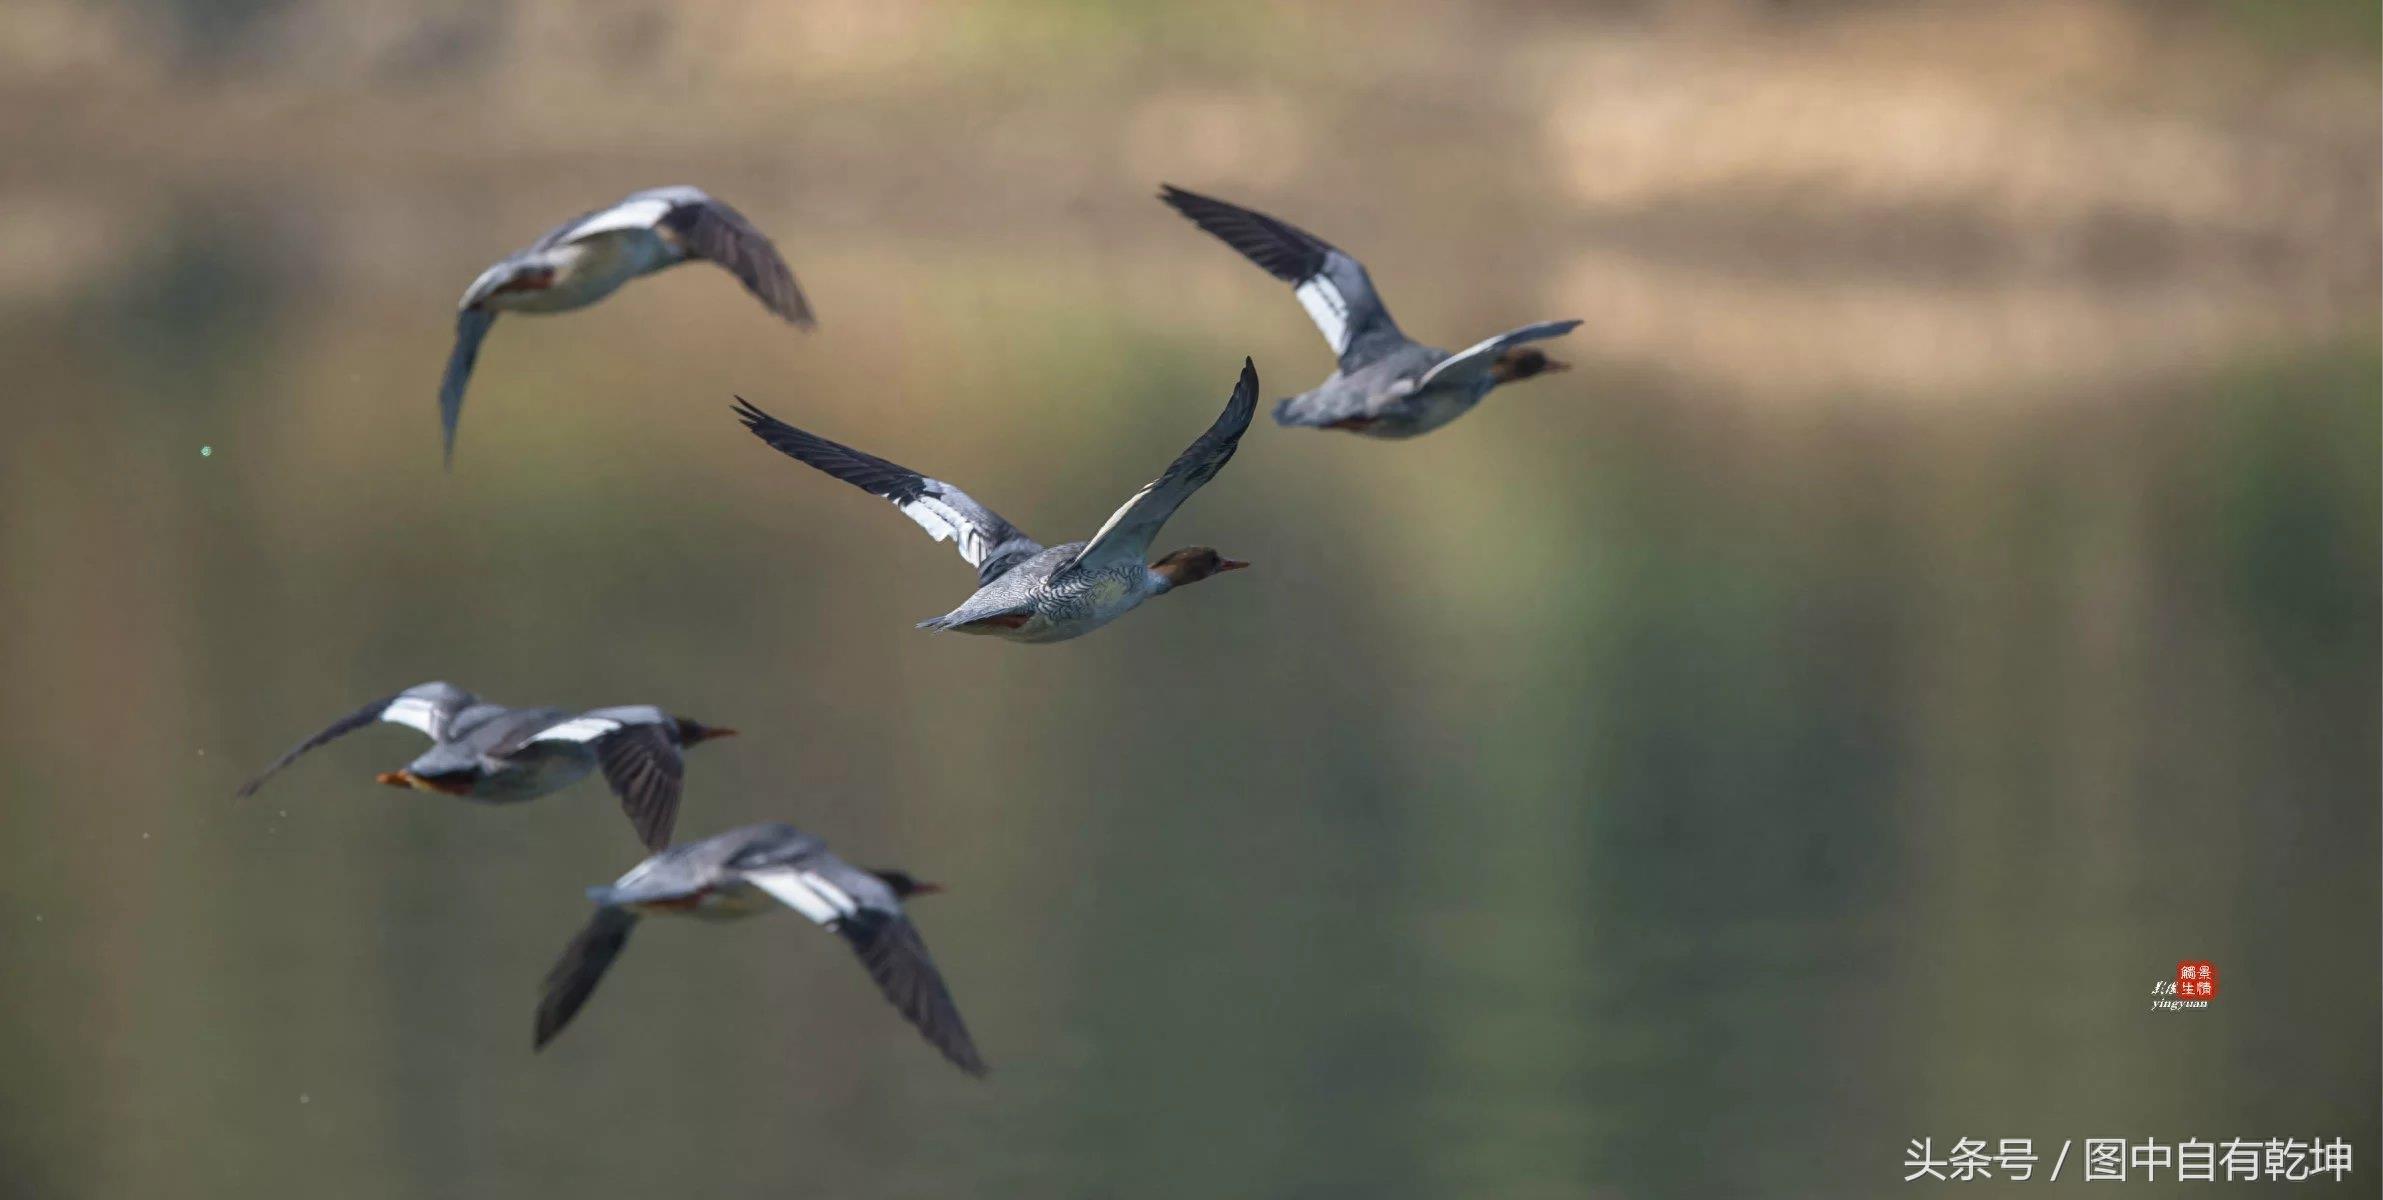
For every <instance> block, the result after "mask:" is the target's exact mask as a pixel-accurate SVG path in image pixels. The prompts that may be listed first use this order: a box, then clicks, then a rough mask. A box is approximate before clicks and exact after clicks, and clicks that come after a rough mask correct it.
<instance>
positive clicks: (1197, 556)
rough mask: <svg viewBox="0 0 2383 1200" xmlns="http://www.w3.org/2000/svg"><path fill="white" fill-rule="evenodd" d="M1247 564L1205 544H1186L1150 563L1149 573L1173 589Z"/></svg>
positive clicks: (1170, 589)
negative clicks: (1227, 556)
mask: <svg viewBox="0 0 2383 1200" xmlns="http://www.w3.org/2000/svg"><path fill="white" fill-rule="evenodd" d="M1248 565H1249V564H1248V563H1245V562H1242V561H1240V560H1238V559H1231V558H1226V557H1225V556H1224V555H1222V554H1218V553H1217V552H1216V551H1215V550H1214V549H1212V548H1210V547H1207V546H1186V547H1184V548H1183V549H1181V550H1177V551H1175V552H1174V553H1172V554H1169V555H1167V556H1166V557H1165V558H1162V559H1160V560H1158V561H1157V562H1154V563H1152V564H1150V573H1151V574H1153V575H1156V576H1158V577H1159V578H1160V579H1163V580H1165V581H1166V584H1167V589H1168V590H1169V591H1173V590H1174V589H1176V588H1179V587H1182V586H1183V585H1185V584H1187V583H1198V582H1200V581H1201V580H1203V579H1206V578H1208V577H1209V576H1211V575H1222V574H1224V573H1225V572H1227V571H1238V570H1240V569H1242V568H1243V567H1246V566H1248Z"/></svg>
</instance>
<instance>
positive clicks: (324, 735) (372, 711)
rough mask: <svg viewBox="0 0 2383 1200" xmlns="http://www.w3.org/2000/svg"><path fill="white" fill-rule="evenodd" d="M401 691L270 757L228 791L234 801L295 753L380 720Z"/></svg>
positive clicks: (251, 792)
mask: <svg viewBox="0 0 2383 1200" xmlns="http://www.w3.org/2000/svg"><path fill="white" fill-rule="evenodd" d="M404 694H405V693H403V692H399V693H397V695H396V696H383V697H381V698H380V699H378V700H375V701H373V702H372V703H370V704H367V705H365V706H364V707H362V708H359V709H357V710H356V711H354V712H352V713H349V714H348V715H346V716H344V717H341V718H340V719H338V720H336V721H333V722H331V723H330V724H329V725H327V726H325V727H324V728H323V731H322V732H321V733H318V734H316V735H314V736H313V737H310V738H308V739H306V740H305V741H303V742H300V743H298V744H297V745H295V746H292V747H290V748H289V751H288V752H287V753H285V754H283V755H282V756H281V757H280V758H277V759H274V760H273V765H271V766H269V767H266V768H265V769H264V770H263V771H260V772H258V773H257V777H256V778H254V779H251V780H249V781H248V782H246V783H244V784H241V785H240V790H239V791H237V792H234V793H232V798H233V799H235V800H245V799H247V798H248V797H250V796H253V795H255V794H256V790H257V789H258V788H260V787H263V786H264V785H265V781H266V780H267V779H270V778H272V777H273V773H274V772H276V771H279V770H281V769H282V768H283V767H286V766H288V765H290V764H291V763H294V762H296V761H298V756H300V755H302V754H304V753H306V752H307V751H309V750H312V749H314V748H315V747H317V746H321V745H323V744H325V743H327V742H330V741H333V740H335V739H337V738H340V737H343V736H345V735H347V734H350V733H354V732H355V731H356V730H359V729H362V728H364V727H365V726H367V725H370V724H372V723H373V722H375V721H378V720H380V719H381V714H382V713H384V712H386V711H388V708H389V706H390V705H391V704H394V703H396V702H397V696H402V695H404Z"/></svg>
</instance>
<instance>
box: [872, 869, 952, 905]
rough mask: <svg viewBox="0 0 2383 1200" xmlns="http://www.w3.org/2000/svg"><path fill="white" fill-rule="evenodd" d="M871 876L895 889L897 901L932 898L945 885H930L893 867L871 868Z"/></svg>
mask: <svg viewBox="0 0 2383 1200" xmlns="http://www.w3.org/2000/svg"><path fill="white" fill-rule="evenodd" d="M869 874H871V875H875V876H876V877H877V881H878V882H879V883H882V884H884V885H885V886H886V887H888V888H891V889H893V893H894V898H895V899H897V900H908V899H909V898H911V897H912V896H932V895H934V894H935V893H937V892H940V891H942V890H943V885H942V884H940V883H928V882H927V881H926V880H924V879H920V878H919V877H918V876H916V875H913V874H911V873H910V872H908V871H901V870H896V869H894V868H892V867H886V868H883V869H879V868H876V867H871V868H869Z"/></svg>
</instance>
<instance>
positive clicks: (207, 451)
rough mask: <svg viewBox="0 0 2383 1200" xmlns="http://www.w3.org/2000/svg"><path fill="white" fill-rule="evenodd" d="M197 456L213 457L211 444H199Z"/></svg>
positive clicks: (213, 448)
mask: <svg viewBox="0 0 2383 1200" xmlns="http://www.w3.org/2000/svg"><path fill="white" fill-rule="evenodd" d="M199 457H200V458H213V457H215V447H213V446H201V447H199Z"/></svg>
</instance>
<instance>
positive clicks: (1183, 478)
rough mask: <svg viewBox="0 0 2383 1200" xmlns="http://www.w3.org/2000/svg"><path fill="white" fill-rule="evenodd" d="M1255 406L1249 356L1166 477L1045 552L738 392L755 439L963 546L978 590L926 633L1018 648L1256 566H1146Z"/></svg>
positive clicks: (956, 492) (1196, 562)
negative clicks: (1153, 543) (1156, 542)
mask: <svg viewBox="0 0 2383 1200" xmlns="http://www.w3.org/2000/svg"><path fill="white" fill-rule="evenodd" d="M1257 404H1258V371H1257V367H1256V366H1254V365H1253V364H1251V363H1250V361H1249V360H1247V359H1243V360H1242V363H1241V380H1240V382H1239V383H1238V384H1236V385H1235V386H1234V388H1233V397H1232V399H1230V400H1228V401H1226V402H1225V410H1224V412H1223V413H1222V414H1220V415H1219V416H1218V417H1217V418H1216V423H1215V424H1214V425H1211V426H1209V427H1208V432H1206V433H1203V434H1201V435H1200V436H1199V438H1198V439H1197V440H1195V441H1194V442H1192V444H1191V446H1190V448H1188V449H1186V450H1185V451H1184V452H1183V453H1182V455H1181V456H1179V457H1178V458H1176V460H1175V462H1174V464H1173V465H1171V466H1169V467H1168V468H1167V471H1166V474H1164V475H1161V476H1159V477H1158V478H1157V479H1154V480H1152V481H1151V482H1150V484H1149V486H1147V487H1144V488H1143V489H1142V490H1141V491H1139V492H1136V493H1134V496H1133V499H1131V500H1128V501H1126V502H1125V506H1124V507H1123V508H1120V509H1118V510H1117V511H1116V512H1115V513H1114V514H1112V515H1111V516H1110V517H1109V520H1108V522H1107V523H1106V524H1104V525H1102V526H1101V527H1100V531H1099V532H1097V533H1095V534H1093V535H1092V537H1091V539H1090V540H1088V541H1082V542H1068V543H1066V544H1064V545H1059V546H1051V547H1047V548H1046V547H1045V546H1044V545H1043V544H1042V543H1041V542H1038V541H1035V540H1034V539H1033V538H1030V537H1027V536H1026V535H1025V534H1024V533H1021V532H1019V530H1018V528H1017V526H1015V525H1012V524H1010V523H1009V522H1008V521H1005V520H1002V519H1001V517H1000V515H999V514H997V513H995V512H994V511H993V510H992V509H989V508H986V507H985V506H984V505H982V504H979V503H977V502H976V501H975V500H973V499H970V498H969V496H968V493H966V492H963V491H961V490H960V489H958V488H956V487H953V486H952V485H950V484H948V483H945V482H943V481H942V480H940V479H929V478H927V477H926V476H924V475H921V474H919V473H918V472H916V471H913V470H911V469H910V468H908V467H899V466H895V465H894V464H893V463H890V462H887V461H885V460H884V459H882V458H878V457H876V456H874V455H869V454H863V453H862V452H860V451H858V450H855V449H853V448H851V447H850V446H841V445H838V444H836V443H834V442H831V441H829V440H827V439H826V438H823V437H819V436H816V435H814V434H809V433H805V432H803V431H802V430H800V429H796V428H795V427H794V426H792V425H788V424H787V423H785V422H784V421H780V420H778V419H777V418H775V417H772V416H770V415H769V414H768V413H765V412H763V411H761V410H760V409H758V408H755V407H753V405H751V404H749V403H747V402H746V401H745V400H744V398H743V397H741V396H740V397H738V398H737V408H736V415H737V418H738V419H739V420H742V421H743V422H744V423H745V428H747V429H750V430H752V431H753V434H754V436H756V437H758V438H760V439H761V440H762V441H765V442H767V443H769V444H770V446H771V447H772V448H774V449H776V450H777V451H779V452H780V453H783V454H789V455H792V456H794V457H795V458H798V459H801V460H802V461H804V462H806V463H809V464H810V465H812V466H814V467H817V468H819V469H820V470H822V471H825V472H827V473H828V474H830V475H833V476H835V477H836V478H838V479H841V480H843V481H844V482H846V483H849V484H851V485H853V486H854V487H857V488H859V489H861V490H862V491H865V492H868V493H869V494H870V495H873V496H881V497H883V498H885V499H887V500H891V501H893V502H894V506H895V507H896V508H899V509H901V510H902V513H903V515H904V516H907V517H909V518H910V519H911V520H913V521H916V522H918V524H919V527H920V528H922V529H925V530H926V531H927V534H928V536H930V537H932V538H934V539H935V540H936V541H939V542H940V541H942V540H944V539H945V538H950V539H952V542H953V543H954V544H955V545H956V546H958V547H959V550H960V557H961V558H963V559H966V560H967V561H968V565H969V566H972V567H975V568H976V580H977V589H976V594H975V595H973V596H970V597H969V598H968V600H967V602H966V603H964V604H962V605H960V607H958V608H955V609H953V610H952V611H950V612H948V613H945V614H944V615H942V616H940V617H936V618H934V619H932V620H927V621H921V622H919V625H918V627H919V628H921V629H938V630H940V629H951V630H957V631H959V632H961V633H976V634H986V635H990V636H993V637H1000V638H1007V639H1009V640H1010V641H1013V642H1064V641H1066V640H1068V639H1069V638H1074V637H1082V636H1083V635H1085V634H1087V633H1090V632H1092V631H1093V630H1095V629H1098V628H1100V627H1101V626H1103V625H1106V624H1108V623H1109V622H1111V621H1114V620H1116V619H1117V618H1118V617H1121V616H1124V615H1125V614H1126V613H1128V612H1130V611H1132V610H1133V609H1134V608H1135V607H1136V606H1138V605H1140V604H1141V603H1142V602H1143V601H1145V600H1148V599H1150V598H1151V597H1152V596H1161V595H1165V594H1166V593H1168V592H1170V591H1173V590H1174V589H1176V588H1179V587H1183V586H1185V585H1186V584H1193V583H1198V582H1199V581H1201V580H1203V579H1206V578H1208V577H1209V576H1211V575H1215V574H1219V573H1221V572H1224V571H1238V570H1240V569H1241V568H1243V567H1246V566H1248V565H1249V564H1248V563H1245V562H1236V561H1234V560H1232V559H1229V558H1226V557H1224V556H1223V555H1220V554H1218V553H1217V552H1216V551H1214V550H1212V549H1210V548H1208V547H1206V546H1191V547H1187V548H1185V549H1182V550H1177V551H1175V552H1173V553H1171V554H1168V555H1166V556H1164V557H1162V558H1160V559H1159V560H1158V561H1157V562H1149V561H1146V560H1147V559H1148V558H1149V555H1150V540H1151V539H1152V538H1154V537H1156V536H1157V535H1158V530H1159V527H1160V526H1162V525H1164V524H1166V523H1167V518H1168V517H1171V516H1173V515H1175V510H1176V509H1177V508H1179V507H1181V506H1182V504H1183V502H1184V501H1185V500H1188V499H1190V498H1191V494H1192V493H1193V492H1196V491H1198V490H1200V485H1201V484H1204V483H1206V482H1208V481H1209V480H1211V479H1214V478H1216V473H1217V472H1218V471H1221V470H1223V469H1224V465H1225V464H1226V463H1227V462H1230V461H1232V458H1233V451H1234V449H1235V447H1237V446H1239V445H1240V443H1241V435H1242V433H1243V431H1245V430H1247V429H1248V428H1249V421H1250V417H1251V416H1252V415H1254V414H1255V413H1256V412H1257Z"/></svg>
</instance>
